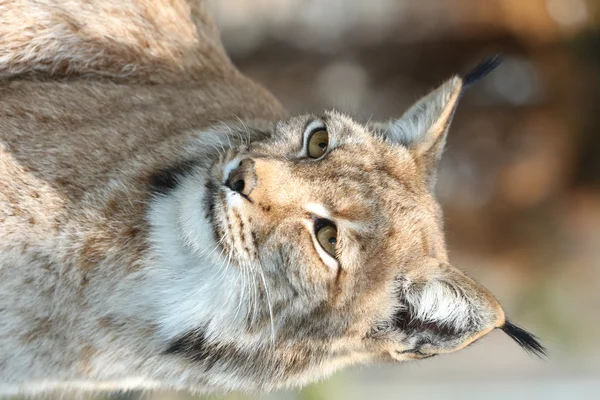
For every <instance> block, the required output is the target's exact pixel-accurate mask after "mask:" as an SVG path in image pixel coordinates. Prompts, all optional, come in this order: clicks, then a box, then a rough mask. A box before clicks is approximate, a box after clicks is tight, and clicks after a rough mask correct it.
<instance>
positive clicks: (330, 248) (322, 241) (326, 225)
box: [315, 219, 337, 258]
mask: <svg viewBox="0 0 600 400" xmlns="http://www.w3.org/2000/svg"><path fill="white" fill-rule="evenodd" d="M315 234H316V236H317V242H319V245H320V246H321V248H322V249H323V250H325V252H326V253H328V254H329V255H330V256H332V257H334V258H335V257H336V251H335V246H336V244H337V228H336V227H335V225H334V224H333V222H331V221H329V220H326V219H318V220H316V221H315Z"/></svg>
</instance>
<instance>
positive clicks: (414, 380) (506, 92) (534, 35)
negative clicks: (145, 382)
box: [113, 0, 600, 400]
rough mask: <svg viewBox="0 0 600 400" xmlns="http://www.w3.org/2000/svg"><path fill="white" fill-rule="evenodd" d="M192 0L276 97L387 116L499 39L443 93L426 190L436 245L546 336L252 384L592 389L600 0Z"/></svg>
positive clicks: (599, 362)
mask: <svg viewBox="0 0 600 400" xmlns="http://www.w3.org/2000/svg"><path fill="white" fill-rule="evenodd" d="M209 3H210V9H211V11H212V13H213V15H214V16H215V18H216V19H217V23H218V25H219V27H220V30H221V33H222V38H223V41H224V44H225V47H226V48H227V50H228V52H229V54H230V55H231V57H232V59H233V60H234V62H235V64H236V65H237V66H238V67H239V69H240V70H241V71H242V72H244V73H245V74H247V75H248V76H250V77H252V78H254V79H255V80H256V81H258V82H260V83H262V84H263V85H264V86H266V87H267V88H268V89H269V90H271V91H272V92H273V93H274V94H275V95H276V96H277V97H278V98H279V99H280V100H281V102H282V103H283V104H284V105H285V106H286V107H287V108H288V109H289V110H290V111H291V112H293V113H296V112H307V111H311V112H317V113H318V112H320V111H321V110H322V109H324V108H337V109H340V110H343V111H346V112H349V113H352V114H353V115H355V116H356V117H357V118H358V119H359V120H363V121H366V120H368V119H374V120H377V119H381V120H383V119H388V118H390V117H394V116H400V115H401V114H402V112H403V111H404V110H405V109H406V108H407V107H408V106H409V105H410V104H411V103H412V102H413V101H415V100H417V99H418V98H419V97H420V96H421V95H423V94H425V93H426V92H427V91H428V90H430V89H432V88H434V87H435V86H436V85H437V84H439V83H441V82H442V81H443V80H444V79H446V78H448V77H450V76H451V75H452V74H456V73H462V72H466V71H468V70H469V67H472V66H474V65H475V64H476V63H477V62H478V61H479V60H480V59H481V58H483V57H484V56H486V55H490V54H494V53H496V52H501V53H503V54H504V60H505V61H504V63H503V64H502V65H501V66H500V67H499V68H498V69H497V70H496V71H495V72H494V73H493V74H492V75H490V76H489V77H488V78H487V79H485V80H484V81H482V82H481V83H480V84H479V85H478V86H476V87H474V88H472V89H471V90H470V91H469V92H468V93H467V94H466V95H465V96H464V98H463V100H462V103H461V104H460V106H459V109H458V112H457V114H456V118H455V121H454V124H453V126H452V128H451V131H450V135H449V140H448V146H447V151H446V153H445V158H444V162H443V165H442V170H441V176H440V179H439V185H438V195H439V198H440V200H441V202H442V203H443V206H444V209H445V216H446V232H447V239H448V242H449V245H450V258H451V261H452V263H453V264H454V265H457V266H459V267H460V268H462V269H463V270H465V271H467V272H468V273H469V274H470V275H471V276H473V277H474V278H476V279H477V280H478V281H480V282H481V283H483V284H484V285H485V286H486V287H488V288H489V289H491V290H492V292H493V293H495V294H496V296H497V297H498V298H499V300H500V301H501V303H502V304H503V305H504V307H505V309H506V310H507V313H508V314H509V315H510V316H511V318H512V320H514V321H515V322H516V323H518V324H520V325H523V326H525V327H526V328H527V329H530V330H532V331H533V332H535V333H536V334H537V335H538V336H539V337H540V338H542V339H543V342H544V343H545V344H546V345H547V346H548V348H549V360H547V361H541V360H539V359H535V358H532V357H530V356H528V355H527V354H526V353H524V352H523V351H522V350H521V349H520V348H519V347H518V346H517V345H516V344H515V343H513V342H512V341H511V340H510V339H509V338H508V337H506V336H505V335H504V334H502V333H501V332H494V333H492V334H490V335H488V336H487V337H486V338H484V339H482V340H481V341H479V342H478V343H477V344H476V345H474V346H470V347H469V348H467V349H465V350H463V351H461V352H459V353H456V354H453V355H448V356H440V357H436V358H434V359H431V360H424V361H420V362H413V363H409V364H403V365H383V366H368V367H361V368H357V369H350V370H346V371H343V372H341V373H339V374H337V375H335V376H334V377H333V378H332V379H330V380H327V381H325V382H323V383H321V384H317V385H314V386H311V387H309V388H307V389H305V390H303V391H301V392H281V393H274V394H270V395H268V396H261V397H257V398H264V399H376V398H391V399H396V398H410V399H441V398H443V399H445V400H449V399H479V398H485V399H503V400H505V399H506V398H511V399H598V398H600V345H599V341H600V265H599V264H600V106H599V104H600V102H599V100H600V30H599V29H598V28H599V22H600V1H599V0H421V1H417V0H211V1H210V2H209ZM113 397H115V398H128V399H131V398H138V397H143V398H150V399H182V400H183V399H191V398H192V397H191V396H190V395H187V394H184V393H162V392H161V393H150V394H137V393H133V394H123V395H119V396H113ZM215 398H216V397H215ZM227 398H228V399H248V398H252V397H244V396H241V395H232V396H229V397H227Z"/></svg>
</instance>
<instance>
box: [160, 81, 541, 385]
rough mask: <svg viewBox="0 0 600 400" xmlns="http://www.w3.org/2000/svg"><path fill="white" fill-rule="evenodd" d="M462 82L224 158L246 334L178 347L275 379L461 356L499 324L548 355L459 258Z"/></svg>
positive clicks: (224, 240) (222, 210) (328, 120)
mask: <svg viewBox="0 0 600 400" xmlns="http://www.w3.org/2000/svg"><path fill="white" fill-rule="evenodd" d="M462 89H463V80H461V79H460V78H453V79H451V80H449V81H448V82H446V83H445V84H444V85H442V86H441V87H440V88H438V89H437V90H436V91H434V92H433V93H431V94H430V95H429V96H427V97H425V98H424V99H422V100H421V101H420V102H418V103H417V104H416V105H415V106H414V107H413V108H411V109H410V110H409V111H408V112H407V113H406V115H405V116H404V117H402V118H401V119H399V120H396V121H391V122H390V123H388V124H371V125H367V126H365V125H361V124H359V123H357V122H355V121H353V120H352V119H351V118H349V117H347V116H344V115H341V114H339V113H336V112H326V113H324V114H323V115H320V116H313V115H305V116H299V117H294V118H291V119H289V120H287V121H281V122H279V123H277V124H276V125H275V126H274V127H273V128H272V131H271V132H269V134H268V135H267V138H266V139H264V140H260V141H254V142H251V143H249V144H247V145H241V146H237V147H233V148H232V149H230V150H229V151H228V152H227V154H223V155H222V157H221V158H220V159H219V160H218V161H216V162H215V163H214V164H213V165H212V167H211V168H210V169H209V172H208V178H207V180H206V181H205V187H204V189H203V196H202V205H203V206H204V208H205V210H204V212H205V214H204V218H205V224H206V225H207V226H208V227H210V231H211V236H212V237H213V240H214V246H216V247H215V248H216V249H217V250H216V253H221V256H215V257H216V258H217V259H218V258H219V257H221V258H226V260H227V263H226V267H225V268H226V269H227V270H233V271H236V273H237V274H239V276H241V277H242V278H240V279H239V281H238V282H239V283H238V285H237V286H236V287H231V288H230V291H231V296H232V297H233V298H237V296H239V304H238V311H236V315H238V314H239V315H241V316H242V319H241V321H242V322H241V324H242V325H243V326H244V328H243V329H241V330H239V331H236V332H237V333H236V334H235V335H231V334H228V333H226V332H217V331H218V328H215V327H214V325H213V326H212V328H211V327H206V326H205V327H204V328H201V327H199V328H198V329H195V330H193V329H192V330H188V331H187V332H186V333H184V334H182V335H179V337H178V338H176V339H175V340H174V341H173V342H172V343H171V346H170V348H169V352H170V353H175V354H178V355H183V356H184V357H187V359H188V360H190V361H193V362H199V363H202V364H203V365H205V366H206V365H209V366H210V368H219V369H222V370H223V371H225V370H227V371H231V370H235V371H237V372H236V374H237V375H242V376H243V377H244V378H247V379H250V380H252V381H257V380H259V381H261V382H263V385H265V386H271V385H272V384H273V382H274V381H275V380H277V381H278V382H279V384H281V382H283V383H284V384H290V383H296V382H302V381H305V380H307V379H311V377H314V376H315V375H322V374H324V373H326V372H328V371H332V370H334V369H336V368H338V367H339V366H342V365H345V364H349V363H355V362H365V361H370V360H377V359H379V360H399V361H403V360H410V359H420V358H427V357H431V356H434V355H436V354H440V353H448V352H453V351H456V350H458V349H461V348H463V347H465V346H466V345H468V344H469V343H471V342H473V341H475V340H477V339H478V338H480V337H482V336H483V335H485V334H487V333H488V332H490V331H491V330H493V329H495V328H502V329H504V330H505V331H506V332H507V333H509V334H510V335H511V336H513V337H514V338H515V339H516V340H517V341H519V343H520V344H522V345H524V347H526V348H528V349H530V350H532V351H534V352H540V353H541V352H543V348H542V347H541V346H540V345H539V344H538V343H537V342H535V339H533V337H531V336H530V335H529V334H527V333H526V332H524V331H521V330H519V328H516V327H515V326H514V325H512V324H510V323H509V322H507V321H506V318H505V315H504V312H503V310H502V308H501V307H500V305H499V303H498V302H497V301H496V299H495V298H494V297H493V295H492V294H491V293H489V292H488V291H487V290H486V289H485V288H483V287H482V286H480V285H479V284H478V283H476V282H475V281H473V280H471V279H470V278H468V277H467V276H465V275H464V274H463V273H461V272H460V271H459V270H458V269H456V268H455V267H453V266H451V265H450V264H449V263H448V258H447V252H446V246H445V241H444V236H443V227H442V225H443V218H442V212H441V209H440V206H439V204H438V203H437V201H436V200H435V198H434V196H433V193H432V191H433V186H434V182H435V175H436V169H437V163H438V161H439V158H440V155H441V152H442V149H443V145H444V142H445V135H446V132H447V130H448V126H449V123H450V120H451V117H452V114H453V112H454V109H455V107H456V104H457V100H458V98H459V96H460V94H461V92H462ZM191 229H192V230H193V229H196V228H191ZM184 230H185V228H184ZM184 236H187V237H194V236H197V235H196V234H194V233H193V232H190V233H189V234H187V235H186V234H185V232H184ZM223 264H224V262H223V261H221V265H223ZM224 273H227V272H224ZM236 293H238V294H237V295H236ZM239 293H244V294H243V295H240V294H239ZM225 303H226V302H225ZM226 308H227V307H226V305H225V304H224V305H223V310H225V309H226ZM240 309H242V310H243V311H241V312H239V310H240ZM223 312H224V313H226V311H223ZM239 321H240V320H238V322H239ZM232 325H233V323H232ZM224 349H225V350H224ZM255 370H260V371H261V372H260V373H256V372H253V371H255ZM254 374H256V376H254ZM238 377H239V376H238ZM276 377H277V378H276Z"/></svg>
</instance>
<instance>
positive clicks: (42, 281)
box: [0, 0, 544, 396]
mask: <svg viewBox="0 0 600 400" xmlns="http://www.w3.org/2000/svg"><path fill="white" fill-rule="evenodd" d="M496 64H497V60H496V59H495V58H493V59H490V60H488V61H485V62H484V63H482V64H481V65H480V66H479V67H478V68H476V69H475V70H474V71H473V72H472V73H471V74H468V75H467V76H464V77H460V76H455V77H452V78H450V79H448V80H447V81H446V82H444V83H442V84H441V86H439V87H438V88H437V89H435V90H434V91H432V92H431V93H429V94H428V95H426V96H425V97H423V98H422V99H421V100H420V101H418V102H417V103H416V104H415V105H414V106H413V107H412V108H410V109H409V110H408V111H407V112H406V113H405V114H404V115H403V116H401V117H399V118H397V119H392V120H390V121H388V122H385V123H369V124H362V123H359V122H357V121H355V120H353V119H352V117H351V116H348V115H343V114H340V113H338V112H335V111H325V112H323V113H322V114H319V115H298V116H288V115H287V113H286V111H285V110H284V109H283V108H282V107H281V105H280V104H279V103H278V102H277V100H275V99H274V98H273V96H272V95H271V94H269V93H268V92H267V91H266V90H265V89H263V88H262V87H260V86H259V85H257V84H256V83H254V82H252V81H250V80H249V79H247V78H246V77H244V76H243V75H241V74H240V73H239V72H238V71H237V70H236V68H235V67H234V66H233V65H232V63H231V62H230V60H229V59H228V57H227V56H226V54H225V52H224V50H223V48H222V46H221V43H220V41H219V37H218V33H217V31H216V29H215V27H214V24H213V22H212V21H211V19H210V18H209V17H208V16H207V14H206V11H205V6H204V5H203V3H202V1H194V0H189V1H186V0H169V1H167V0H125V1H124V0H103V1H83V0H70V1H67V0H58V1H57V0H36V1H33V0H16V1H9V2H7V1H0V99H1V101H0V396H1V395H13V394H32V393H35V392H40V391H49V390H66V389H68V390H120V389H152V388H172V389H184V390H191V391H196V392H218V391H229V390H242V391H266V390H272V389H276V388H282V387H297V386H301V385H304V384H307V383H309V382H312V381H315V380H317V379H321V378H323V377H325V376H328V375H330V374H331V373H333V372H334V371H336V370H338V369H340V368H342V367H344V366H347V365H352V364H357V363H370V362H382V361H408V360H418V359H423V358H428V357H433V356H435V355H437V354H443V353H450V352H454V351H457V350H459V349H462V348H463V347H465V346H467V345H469V344H470V343H472V342H474V341H475V340H478V339H479V338H481V337H482V336H484V335H486V334H487V333H489V332H490V331H492V330H494V329H496V328H499V329H502V330H504V331H505V332H506V333H507V334H508V335H509V336H511V337H512V338H513V339H515V340H516V341H517V342H518V343H519V344H520V345H521V346H522V347H523V348H524V349H525V350H528V351H531V352H533V353H535V354H538V355H542V354H544V348H543V347H542V346H541V345H540V344H539V343H538V342H537V340H536V339H535V337H534V336H532V335H531V334H529V333H527V332H526V331H524V330H522V329H520V328H518V327H517V326H516V325H513V324H511V323H510V322H508V320H507V319H506V317H505V314H504V311H503V310H502V308H501V306H500V304H499V303H498V301H497V300H496V299H495V298H494V296H493V295H492V294H491V293H490V292H489V291H487V290H486V289H485V288H484V287H482V286H481V285H479V284H478V283H477V282H475V281H473V280H472V279H470V278H469V277H467V276H465V274H464V273H462V272H461V271H460V270H459V269H458V268H456V267H454V266H452V265H451V264H450V262H449V260H448V257H447V251H446V245H445V241H444V234H443V227H442V222H443V217H442V212H441V209H440V206H439V204H438V202H437V201H436V200H435V198H434V196H433V188H434V185H435V181H436V172H437V167H438V161H439V160H440V156H441V154H442V151H443V148H444V143H445V140H446V134H447V132H448V128H449V126H450V122H451V119H452V116H453V114H454V111H455V109H456V107H457V102H458V100H459V98H460V97H461V95H462V94H463V92H464V89H465V87H466V86H468V85H470V84H471V83H473V82H474V81H475V80H477V79H479V78H481V77H483V76H484V75H485V74H487V73H488V72H489V71H491V69H493V68H494V67H495V65H496Z"/></svg>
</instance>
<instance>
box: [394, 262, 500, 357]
mask: <svg viewBox="0 0 600 400" xmlns="http://www.w3.org/2000/svg"><path fill="white" fill-rule="evenodd" d="M427 264H428V265H425V266H424V267H423V268H422V269H420V271H419V273H418V274H416V275H414V276H408V277H405V278H404V279H402V280H401V281H400V282H401V287H400V288H399V291H398V294H399V297H400V299H399V300H400V302H401V305H402V307H401V308H400V309H399V311H398V312H397V313H396V315H395V316H394V325H395V326H396V328H397V329H398V330H400V331H401V332H402V333H404V334H405V335H407V339H406V340H407V342H408V344H409V350H412V349H411V348H410V347H416V348H419V351H420V352H422V353H425V354H438V353H448V352H452V351H456V350H459V349H461V348H463V347H464V346H466V345H468V344H469V343H471V342H473V341H474V340H476V339H478V338H479V337H481V336H483V335H485V334H486V333H488V332H490V331H491V330H493V329H494V328H499V327H501V326H503V325H504V323H505V317H504V311H503V310H502V308H501V307H500V304H499V303H498V301H497V300H496V299H495V298H494V296H493V295H492V294H491V293H490V292H488V291H487V290H486V289H485V288H484V287H482V286H481V285H479V284H478V283H477V282H475V281H474V280H472V279H470V278H469V277H467V276H466V275H465V274H463V273H462V272H460V271H459V270H458V269H456V268H454V267H452V266H451V265H448V264H446V263H443V262H440V261H438V260H433V259H432V260H430V262H428V263H427Z"/></svg>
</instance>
